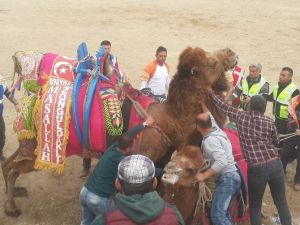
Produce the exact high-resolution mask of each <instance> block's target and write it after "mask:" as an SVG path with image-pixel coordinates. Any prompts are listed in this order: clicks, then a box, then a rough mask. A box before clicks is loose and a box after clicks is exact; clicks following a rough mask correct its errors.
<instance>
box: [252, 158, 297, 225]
mask: <svg viewBox="0 0 300 225" xmlns="http://www.w3.org/2000/svg"><path fill="white" fill-rule="evenodd" d="M267 184H269V187H270V190H271V194H272V198H273V201H274V204H275V205H276V208H277V210H278V214H279V217H280V221H281V224H282V225H291V224H292V223H291V214H290V211H289V208H288V205H287V201H286V197H285V181H284V172H283V168H282V163H281V161H280V160H273V161H270V162H267V163H264V164H261V165H258V166H252V167H251V166H249V168H248V191H249V208H250V220H251V225H261V207H262V200H263V196H264V192H265V189H266V186H267Z"/></svg>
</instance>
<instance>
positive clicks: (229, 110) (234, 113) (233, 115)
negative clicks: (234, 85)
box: [212, 94, 244, 122]
mask: <svg viewBox="0 0 300 225" xmlns="http://www.w3.org/2000/svg"><path fill="white" fill-rule="evenodd" d="M212 96H213V103H214V105H215V106H216V107H217V108H218V109H219V110H221V111H222V112H223V113H225V114H226V115H227V116H228V117H229V118H230V120H232V121H234V122H237V120H238V118H239V117H240V115H242V114H243V113H244V112H242V111H240V110H238V109H236V108H234V107H233V106H231V105H229V104H226V103H225V102H223V101H222V100H221V98H220V97H219V96H217V95H215V94H213V95H212Z"/></svg>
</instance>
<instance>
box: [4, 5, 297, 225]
mask: <svg viewBox="0 0 300 225" xmlns="http://www.w3.org/2000/svg"><path fill="white" fill-rule="evenodd" d="M299 36H300V2H299V0H285V1H283V0H264V1H260V0H252V1H245V0H231V1H226V0H218V1H209V0H185V1H182V0H176V1H175V0H164V1H162V0H160V1H158V0H151V1H150V0H144V1H138V0H123V1H120V0H114V1H100V0H94V1H91V0H85V1H80V0H64V1H58V0H43V1H38V0H26V1H17V0H0V74H2V75H3V76H5V77H6V78H7V79H11V74H12V68H13V64H12V61H11V55H13V54H14V52H16V51H18V50H34V51H39V52H56V53H59V54H62V55H68V56H75V54H76V48H77V45H78V44H79V43H80V42H82V41H85V42H87V44H88V47H89V49H90V51H91V53H92V54H93V53H94V52H95V51H96V50H97V49H98V47H99V43H100V41H101V40H103V39H109V40H110V41H111V42H112V50H113V52H114V53H116V54H117V55H118V59H119V63H120V65H121V68H122V69H123V70H124V71H125V72H126V73H127V75H129V77H130V79H131V81H132V83H133V84H135V86H136V87H138V86H139V74H140V73H141V71H142V69H143V67H144V65H145V64H146V63H148V62H149V61H150V60H151V59H152V57H153V56H154V54H155V50H156V48H157V47H158V46H159V45H163V46H165V47H167V49H168V62H169V63H170V65H171V70H172V73H174V72H175V70H176V64H177V58H178V55H179V54H180V52H181V51H182V50H183V49H184V48H185V47H187V46H199V47H202V48H204V49H205V50H207V51H213V50H216V49H218V48H223V47H226V46H228V47H230V48H232V49H233V50H234V51H236V52H238V54H239V56H240V64H241V65H242V66H244V67H246V68H247V66H248V65H249V63H251V62H260V63H262V65H263V71H262V73H263V75H264V76H265V77H266V78H267V79H268V80H269V81H270V83H271V85H272V87H273V86H274V84H275V83H276V82H277V79H278V76H279V71H280V69H281V67H283V66H287V65H288V66H290V67H292V68H293V69H294V74H295V75H294V80H295V82H296V84H298V85H299V84H300V78H299V74H300V63H299V60H300V42H299ZM8 82H9V81H8ZM19 96H20V95H19ZM5 105H6V109H5V113H4V116H5V121H6V126H7V140H6V146H5V154H6V155H9V154H11V153H12V152H13V151H14V149H16V146H17V142H16V140H17V139H16V136H15V134H14V133H13V132H12V121H13V119H14V117H15V112H14V109H13V107H12V106H11V105H10V104H9V102H7V101H5ZM94 163H95V162H94ZM80 169H81V160H80V159H79V158H77V157H73V158H70V159H69V160H68V166H67V169H66V171H65V174H64V175H63V176H60V177H56V176H53V175H52V173H48V172H33V173H31V174H28V175H24V176H22V177H20V179H19V180H18V181H17V184H18V185H21V186H25V187H27V188H28V193H29V196H28V198H19V199H17V204H18V206H19V207H20V208H21V210H22V212H23V214H22V215H21V216H20V217H19V218H17V219H11V218H8V217H6V216H5V215H4V212H3V206H2V203H3V202H4V201H5V199H6V195H5V189H4V181H3V179H2V178H0V224H6V225H11V224H16V225H28V224H39V225H56V224H65V225H69V224H79V223H80V217H81V211H80V207H79V200H78V198H79V192H80V189H81V187H82V185H83V184H84V182H85V180H83V179H80V178H79V176H78V175H79V171H80ZM293 174H294V168H293V167H290V168H289V174H288V177H287V196H288V202H289V204H290V208H291V211H292V214H293V218H294V224H300V219H298V218H300V210H299V209H300V206H299V202H300V193H297V192H294V191H293V190H292V188H291V187H292V177H293ZM264 203H265V204H264V209H265V210H266V211H267V212H268V213H269V215H270V216H272V215H273V213H274V212H275V210H274V207H273V204H272V201H271V200H270V197H269V194H267V197H266V199H265V201H264ZM265 224H268V221H265Z"/></svg>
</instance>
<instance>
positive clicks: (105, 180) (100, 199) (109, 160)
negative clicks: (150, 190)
mask: <svg viewBox="0 0 300 225" xmlns="http://www.w3.org/2000/svg"><path fill="white" fill-rule="evenodd" d="M153 123H154V119H153V118H152V117H151V116H149V117H148V118H147V119H146V121H145V122H144V124H143V125H139V126H136V127H134V128H132V129H131V130H129V131H128V132H127V133H125V134H123V135H122V136H121V137H120V139H119V141H117V142H116V143H114V144H113V145H111V146H110V147H109V148H108V149H107V150H106V151H105V153H104V154H103V156H102V157H101V159H100V160H99V161H98V163H97V165H96V167H95V169H94V171H93V172H92V174H91V175H90V176H89V177H88V179H87V182H86V184H85V185H84V187H83V188H82V190H81V192H80V205H81V208H82V211H83V216H82V221H81V225H89V224H91V222H92V221H93V220H94V219H95V217H96V216H98V215H101V214H102V215H104V214H106V213H108V212H110V211H111V210H113V209H114V208H115V204H114V202H113V200H112V196H113V195H114V194H115V191H116V190H115V186H114V182H115V179H116V178H117V168H118V164H119V162H120V161H121V160H122V159H123V158H124V156H126V155H128V154H130V152H132V147H133V146H134V137H135V135H136V134H137V133H139V132H140V131H141V130H142V129H144V127H145V126H147V125H152V124H153Z"/></svg>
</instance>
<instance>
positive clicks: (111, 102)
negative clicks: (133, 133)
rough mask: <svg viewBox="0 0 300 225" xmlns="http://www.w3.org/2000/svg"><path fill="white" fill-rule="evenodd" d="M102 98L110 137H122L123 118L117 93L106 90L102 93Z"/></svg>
mask: <svg viewBox="0 0 300 225" xmlns="http://www.w3.org/2000/svg"><path fill="white" fill-rule="evenodd" d="M100 96H101V98H102V101H103V107H104V115H105V122H106V129H107V134H108V135H110V136H118V135H121V134H122V131H123V118H122V111H121V105H120V101H119V98H118V95H117V93H116V91H115V90H114V89H113V88H106V89H104V90H101V91H100Z"/></svg>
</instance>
